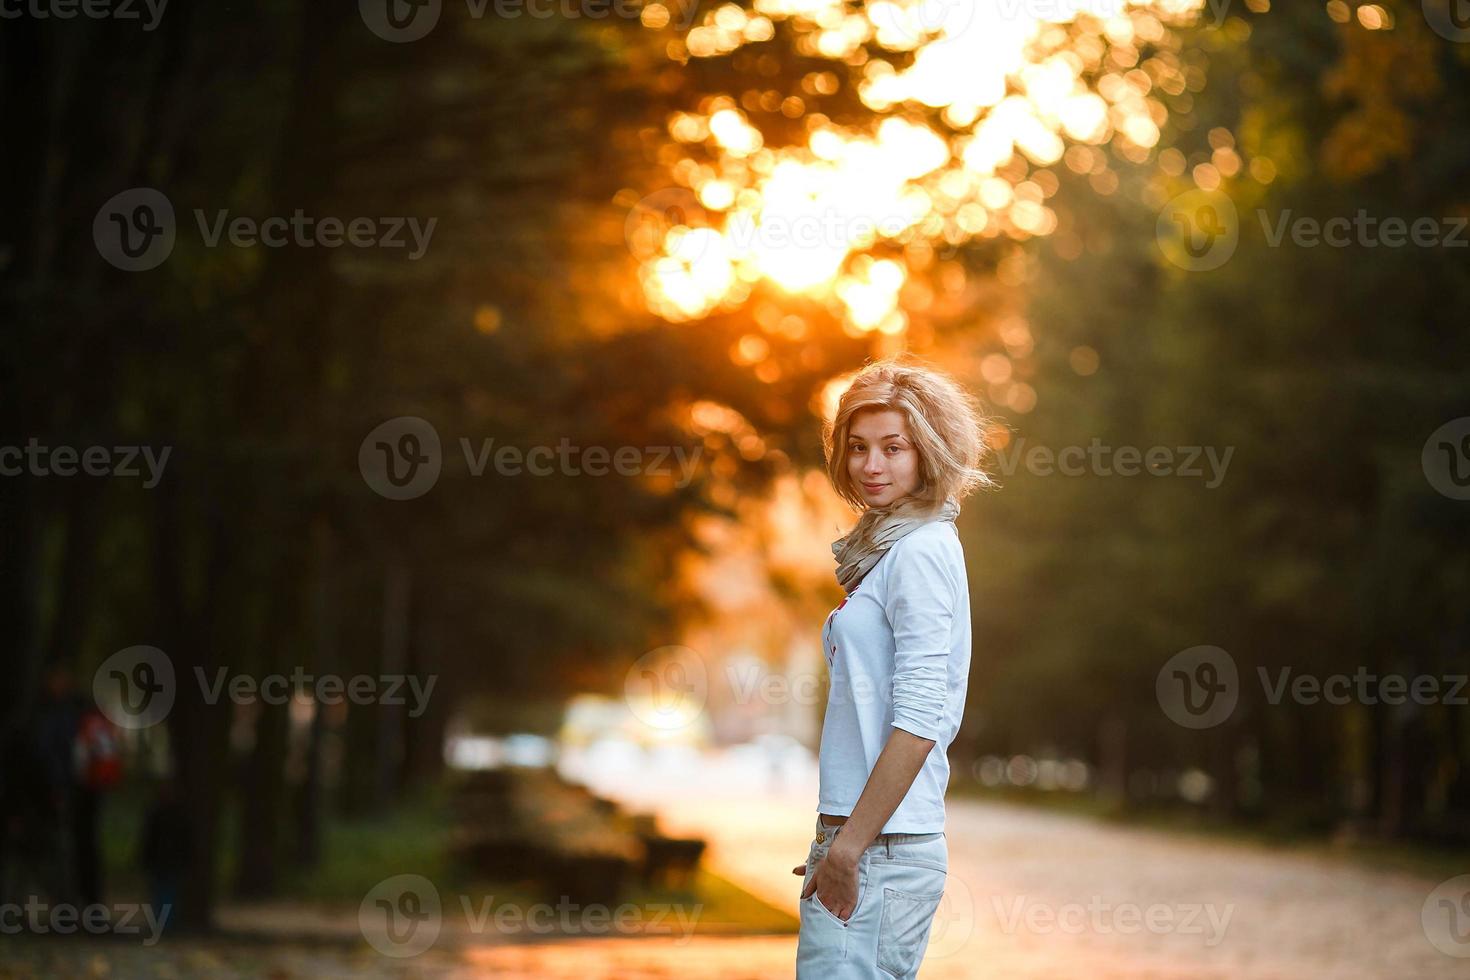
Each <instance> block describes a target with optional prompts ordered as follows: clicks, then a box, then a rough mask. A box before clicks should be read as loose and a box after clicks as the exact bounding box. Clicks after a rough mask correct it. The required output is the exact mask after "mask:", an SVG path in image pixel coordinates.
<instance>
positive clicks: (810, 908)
mask: <svg viewBox="0 0 1470 980" xmlns="http://www.w3.org/2000/svg"><path fill="white" fill-rule="evenodd" d="M843 826H845V824H844V825H839V826H836V827H828V826H827V825H825V824H824V823H822V818H821V817H818V818H817V829H816V834H815V835H814V836H813V840H812V847H811V853H810V854H808V855H807V859H806V876H805V877H804V878H802V882H801V888H802V891H806V886H807V884H808V883H809V882H810V881H811V878H812V872H813V870H814V869H815V868H816V866H817V862H818V861H820V860H822V859H823V858H824V857H826V856H827V851H828V850H829V849H830V848H831V847H832V842H833V841H834V840H836V839H837V835H838V834H839V833H840V832H841V831H842V828H843ZM818 838H821V839H820V840H819V839H818ZM948 873H949V845H948V843H947V842H946V841H945V837H944V834H943V833H937V834H882V835H880V836H879V837H878V839H877V840H876V841H874V842H873V843H872V844H870V845H868V849H867V850H865V851H864V852H863V855H862V857H861V858H859V859H858V896H857V906H856V907H855V908H854V909H853V911H852V915H850V916H848V918H847V921H846V922H843V921H842V920H841V919H839V918H837V916H835V915H833V914H832V913H831V912H828V911H827V909H826V908H825V907H824V906H823V905H822V903H821V901H820V900H819V899H818V898H817V893H816V892H812V894H810V895H808V896H807V897H806V898H804V899H802V900H801V935H800V937H799V939H798V940H797V945H796V976H797V980H833V978H836V980H849V978H851V980H858V978H862V980H892V978H897V980H911V978H913V977H915V976H917V974H918V972H919V964H920V963H922V962H923V960H924V949H925V948H926V947H927V946H928V945H929V927H930V926H931V925H932V924H933V923H934V913H935V912H936V911H937V910H938V909H939V900H940V899H941V898H943V897H944V882H945V878H946V877H947V876H948Z"/></svg>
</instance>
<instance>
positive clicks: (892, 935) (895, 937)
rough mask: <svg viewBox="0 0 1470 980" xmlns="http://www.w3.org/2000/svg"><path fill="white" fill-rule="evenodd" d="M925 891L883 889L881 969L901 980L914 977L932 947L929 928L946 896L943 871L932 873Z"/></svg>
mask: <svg viewBox="0 0 1470 980" xmlns="http://www.w3.org/2000/svg"><path fill="white" fill-rule="evenodd" d="M929 874H930V881H929V883H928V884H926V885H924V886H923V888H924V890H923V891H922V892H918V891H915V892H907V891H900V890H899V889H897V888H884V889H883V918H882V921H881V922H880V923H879V925H878V969H880V970H882V971H883V972H884V973H887V974H889V975H890V976H893V977H897V978H899V980H907V978H909V977H913V976H914V975H915V974H916V973H917V972H918V969H919V963H920V961H922V960H923V958H924V947H925V946H927V945H928V944H929V927H930V926H932V925H933V924H934V913H935V912H937V911H938V910H939V901H940V899H942V898H943V897H944V880H945V877H946V876H945V874H944V872H938V873H933V872H930V873H929Z"/></svg>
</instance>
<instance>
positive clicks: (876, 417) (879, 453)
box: [847, 408, 919, 507]
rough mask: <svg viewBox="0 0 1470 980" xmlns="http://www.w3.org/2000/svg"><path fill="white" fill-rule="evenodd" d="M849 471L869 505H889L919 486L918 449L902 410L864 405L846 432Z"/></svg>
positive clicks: (854, 416)
mask: <svg viewBox="0 0 1470 980" xmlns="http://www.w3.org/2000/svg"><path fill="white" fill-rule="evenodd" d="M847 472H848V474H849V475H850V476H851V477H852V482H853V483H854V484H856V485H857V488H858V491H859V492H860V493H861V494H862V495H863V500H865V501H867V504H868V506H869V507H886V506H888V505H889V504H891V503H893V502H894V501H895V500H897V499H898V498H900V497H903V496H907V495H908V494H911V493H913V492H914V491H915V490H917V489H918V487H919V451H918V450H917V449H915V448H914V444H913V443H912V442H910V441H909V424H908V420H907V419H905V418H904V415H903V413H902V412H896V411H894V410H893V409H880V408H865V409H863V410H862V411H860V412H857V413H855V414H854V415H853V417H852V424H851V426H849V428H848V431H847Z"/></svg>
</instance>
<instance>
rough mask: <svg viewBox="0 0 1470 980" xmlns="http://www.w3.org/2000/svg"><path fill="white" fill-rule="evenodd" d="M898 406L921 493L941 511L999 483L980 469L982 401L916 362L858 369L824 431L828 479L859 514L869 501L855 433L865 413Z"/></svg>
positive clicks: (890, 360)
mask: <svg viewBox="0 0 1470 980" xmlns="http://www.w3.org/2000/svg"><path fill="white" fill-rule="evenodd" d="M870 409H877V410H879V411H882V410H887V409H891V410H893V411H896V412H901V413H902V414H903V416H904V418H905V419H906V420H907V421H908V426H909V435H910V437H911V439H912V441H913V444H914V448H915V449H917V450H918V453H919V486H918V489H917V490H915V492H914V494H913V496H914V497H916V498H918V499H920V500H924V501H928V502H930V503H931V504H932V505H934V506H938V505H939V504H941V503H943V501H944V500H945V499H946V498H953V499H954V500H955V501H956V502H959V501H960V500H963V499H964V498H965V497H967V496H969V495H970V494H971V493H972V492H974V491H975V490H977V489H980V488H982V487H985V488H988V487H991V486H993V485H994V481H992V480H991V478H990V477H989V476H988V475H987V474H986V473H985V471H984V470H982V469H981V468H980V463H981V460H982V457H983V456H984V453H985V437H984V427H985V425H986V422H987V420H986V418H985V416H984V415H983V414H982V413H981V411H980V407H979V404H978V402H977V401H976V399H975V397H974V396H973V395H971V394H970V393H969V392H968V391H966V390H965V389H964V388H963V387H962V386H961V385H960V384H959V382H957V381H955V380H954V378H952V377H950V376H949V375H947V374H945V373H944V372H942V371H939V370H936V369H935V368H932V367H929V366H927V365H924V364H922V363H919V362H918V361H917V360H916V359H913V358H909V357H892V358H885V359H883V360H881V361H875V362H874V363H872V364H869V365H868V366H867V367H865V368H863V369H862V370H861V371H859V372H858V374H857V376H856V377H855V378H853V380H852V384H850V385H848V387H847V390H846V391H844V392H843V393H842V397H841V398H840V399H839V400H838V402H837V413H836V414H835V415H834V416H833V417H832V418H831V419H828V420H826V421H825V423H824V425H823V427H822V449H823V452H824V453H825V455H826V459H827V478H828V479H829V480H831V481H832V488H833V489H834V490H836V491H837V495H838V496H839V497H841V498H842V499H843V500H845V501H847V502H848V503H849V504H851V505H852V506H853V508H855V509H856V510H860V511H861V510H866V509H867V506H868V505H867V503H866V502H865V501H864V500H863V496H862V494H861V492H860V491H859V490H858V487H857V485H856V484H854V483H853V481H852V475H851V474H850V473H849V472H848V468H847V460H848V434H849V432H850V430H851V427H852V419H853V416H855V415H856V414H857V413H858V412H862V411H867V410H870Z"/></svg>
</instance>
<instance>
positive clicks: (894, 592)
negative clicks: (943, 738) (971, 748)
mask: <svg viewBox="0 0 1470 980" xmlns="http://www.w3.org/2000/svg"><path fill="white" fill-rule="evenodd" d="M920 533H921V532H918V531H916V532H914V535H918V534H920ZM945 533H953V532H942V533H924V534H923V535H922V537H914V536H913V535H911V536H910V537H909V538H908V539H906V540H904V541H900V542H899V543H898V544H897V545H895V547H896V548H898V549H900V550H899V553H898V554H896V555H894V556H893V562H892V565H891V567H890V568H889V573H888V596H887V600H886V602H885V604H884V608H885V611H886V612H887V614H888V624H889V625H890V626H891V627H892V628H893V645H894V654H893V727H894V728H901V729H903V730H904V731H906V732H910V733H912V734H914V735H917V736H919V737H920V738H928V739H933V740H934V741H936V742H937V741H939V738H940V735H941V734H942V727H943V724H944V709H945V703H946V700H947V697H948V692H949V664H948V661H949V638H950V630H951V628H952V627H953V625H954V615H955V607H956V606H957V605H958V601H957V600H958V589H959V586H958V582H957V580H956V579H955V577H954V574H953V568H952V562H953V561H954V559H953V558H952V556H951V555H950V554H949V553H948V550H949V549H947V548H946V547H945V545H946V544H948V543H949V542H948V541H946V540H945V539H944V536H943V535H944V534H945Z"/></svg>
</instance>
